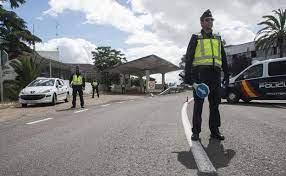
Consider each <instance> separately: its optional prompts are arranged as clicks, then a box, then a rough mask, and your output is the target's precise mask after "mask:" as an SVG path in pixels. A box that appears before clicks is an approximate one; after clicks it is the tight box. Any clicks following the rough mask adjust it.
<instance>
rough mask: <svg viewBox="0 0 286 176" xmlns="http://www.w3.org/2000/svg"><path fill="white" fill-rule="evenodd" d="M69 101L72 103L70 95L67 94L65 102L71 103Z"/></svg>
mask: <svg viewBox="0 0 286 176" xmlns="http://www.w3.org/2000/svg"><path fill="white" fill-rule="evenodd" d="M69 101H70V94H69V93H67V96H66V99H65V102H66V103H67V102H69Z"/></svg>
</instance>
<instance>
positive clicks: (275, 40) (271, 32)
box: [254, 9, 286, 57]
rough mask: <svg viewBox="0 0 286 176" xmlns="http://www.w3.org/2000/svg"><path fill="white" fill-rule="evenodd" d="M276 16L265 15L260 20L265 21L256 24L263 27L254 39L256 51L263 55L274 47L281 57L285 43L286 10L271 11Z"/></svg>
mask: <svg viewBox="0 0 286 176" xmlns="http://www.w3.org/2000/svg"><path fill="white" fill-rule="evenodd" d="M273 12H274V14H276V15H277V16H278V18H276V17H275V16H273V15H265V16H263V17H262V18H264V19H266V20H265V21H262V22H260V23H258V25H265V27H264V28H262V29H260V30H259V31H258V32H257V34H256V37H255V39H254V40H255V43H256V48H257V49H262V50H264V51H265V53H266V54H267V53H268V50H269V49H270V48H271V47H272V46H274V45H276V46H278V48H279V50H280V55H279V57H283V52H284V49H285V48H283V43H284V41H286V25H285V21H286V9H284V10H283V9H278V10H274V11H273Z"/></svg>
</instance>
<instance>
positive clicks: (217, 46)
mask: <svg viewBox="0 0 286 176" xmlns="http://www.w3.org/2000/svg"><path fill="white" fill-rule="evenodd" d="M213 59H214V65H215V66H218V67H220V68H221V65H222V61H221V40H220V38H219V37H217V36H215V38H214V39H203V38H202V36H201V35H199V37H198V41H197V47H196V52H195V58H194V61H193V66H198V65H213Z"/></svg>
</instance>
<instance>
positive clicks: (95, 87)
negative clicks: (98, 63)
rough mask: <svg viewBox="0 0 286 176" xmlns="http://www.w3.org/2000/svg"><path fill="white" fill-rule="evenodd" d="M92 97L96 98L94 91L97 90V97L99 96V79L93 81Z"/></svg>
mask: <svg viewBox="0 0 286 176" xmlns="http://www.w3.org/2000/svg"><path fill="white" fill-rule="evenodd" d="M91 85H92V98H94V91H95V90H96V94H97V97H98V98H99V93H98V85H99V84H98V81H97V80H93V81H92V83H91Z"/></svg>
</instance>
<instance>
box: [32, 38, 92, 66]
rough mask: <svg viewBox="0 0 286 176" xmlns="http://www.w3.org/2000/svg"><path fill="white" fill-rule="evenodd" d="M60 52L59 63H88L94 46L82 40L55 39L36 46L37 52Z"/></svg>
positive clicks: (90, 60)
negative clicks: (57, 50)
mask: <svg viewBox="0 0 286 176" xmlns="http://www.w3.org/2000/svg"><path fill="white" fill-rule="evenodd" d="M57 48H58V49H59V51H60V61H61V62H64V63H90V64H92V63H93V61H92V54H91V51H93V50H94V49H95V48H96V45H95V44H93V43H91V42H89V41H86V40H84V39H79V38H78V39H71V38H57V39H52V40H49V41H47V42H45V43H40V44H37V45H36V49H37V50H39V51H40V50H43V51H55V50H56V49H57Z"/></svg>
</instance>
